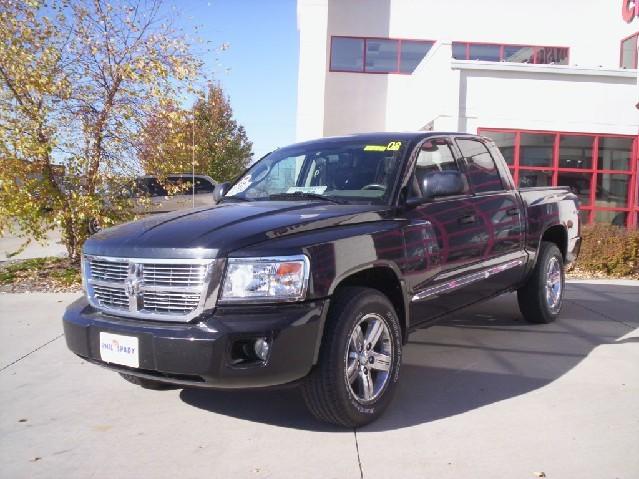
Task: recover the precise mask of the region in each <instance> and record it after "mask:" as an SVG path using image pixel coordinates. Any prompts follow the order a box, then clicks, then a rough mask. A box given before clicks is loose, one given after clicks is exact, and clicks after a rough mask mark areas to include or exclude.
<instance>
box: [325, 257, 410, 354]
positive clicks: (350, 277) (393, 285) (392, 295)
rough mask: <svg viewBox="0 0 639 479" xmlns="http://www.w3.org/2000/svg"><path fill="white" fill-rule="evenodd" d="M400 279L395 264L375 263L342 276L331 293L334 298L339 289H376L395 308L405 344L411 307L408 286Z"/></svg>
mask: <svg viewBox="0 0 639 479" xmlns="http://www.w3.org/2000/svg"><path fill="white" fill-rule="evenodd" d="M400 277H401V276H400V273H399V270H398V268H397V266H396V265H395V264H391V263H374V264H370V265H366V266H362V267H360V268H358V269H357V270H352V271H349V272H348V273H346V274H344V275H342V276H341V277H340V278H338V279H337V280H336V281H334V282H333V284H332V285H331V288H330V291H329V292H330V295H331V296H333V295H334V294H335V292H336V291H337V290H338V289H339V288H343V287H347V286H361V287H365V288H371V289H375V290H377V291H379V292H380V293H382V294H383V295H384V296H386V297H387V298H388V300H389V301H390V302H391V304H392V305H393V307H394V308H395V312H396V313H397V317H398V318H399V324H400V326H401V328H402V341H403V342H404V343H405V342H406V340H407V337H408V333H407V331H408V327H409V324H408V322H409V316H408V312H409V305H408V294H407V292H406V285H405V283H404V282H403V281H402V280H401V279H400ZM322 329H323V328H322Z"/></svg>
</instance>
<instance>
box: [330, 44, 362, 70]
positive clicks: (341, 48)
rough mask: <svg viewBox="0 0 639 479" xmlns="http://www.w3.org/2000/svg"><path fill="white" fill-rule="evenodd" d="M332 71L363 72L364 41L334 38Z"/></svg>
mask: <svg viewBox="0 0 639 479" xmlns="http://www.w3.org/2000/svg"><path fill="white" fill-rule="evenodd" d="M331 70H334V71H342V72H361V71H363V70H364V39H363V38H347V37H333V38H332V41H331Z"/></svg>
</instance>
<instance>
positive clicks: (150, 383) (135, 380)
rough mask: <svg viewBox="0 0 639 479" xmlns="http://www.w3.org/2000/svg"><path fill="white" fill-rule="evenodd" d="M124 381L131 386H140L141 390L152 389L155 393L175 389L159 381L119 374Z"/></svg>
mask: <svg viewBox="0 0 639 479" xmlns="http://www.w3.org/2000/svg"><path fill="white" fill-rule="evenodd" d="M120 376H122V377H123V378H124V379H125V380H126V381H128V382H130V383H131V384H135V385H136V386H140V387H141V388H143V389H154V390H156V391H163V390H166V389H175V386H173V385H172V384H168V383H163V382H161V381H154V380H153V379H146V378H141V377H138V376H134V375H133V374H125V373H120Z"/></svg>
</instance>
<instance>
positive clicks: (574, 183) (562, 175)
mask: <svg viewBox="0 0 639 479" xmlns="http://www.w3.org/2000/svg"><path fill="white" fill-rule="evenodd" d="M591 180H592V173H576V172H572V171H560V172H559V174H558V176H557V186H568V187H569V188H570V190H571V191H572V192H573V193H574V194H576V195H577V196H578V197H579V201H580V202H581V206H589V205H590V190H591V186H590V185H591Z"/></svg>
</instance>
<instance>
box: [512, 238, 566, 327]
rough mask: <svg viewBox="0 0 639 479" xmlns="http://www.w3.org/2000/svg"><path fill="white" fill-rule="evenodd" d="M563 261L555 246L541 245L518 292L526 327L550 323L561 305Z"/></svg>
mask: <svg viewBox="0 0 639 479" xmlns="http://www.w3.org/2000/svg"><path fill="white" fill-rule="evenodd" d="M564 286H565V275H564V261H563V256H562V255H561V252H560V251H559V248H558V247H557V245H556V244H555V243H550V242H548V241H542V243H541V247H540V248H539V256H538V258H537V263H536V264H535V269H533V272H532V274H531V275H530V277H529V278H528V281H526V284H524V285H523V286H522V287H521V288H519V289H518V290H517V301H518V302H519V310H520V311H521V314H522V315H523V316H524V319H525V320H526V321H528V322H529V323H541V324H544V323H545V324H547V323H552V322H553V321H554V320H555V319H557V316H559V313H560V312H561V306H562V303H563V295H564V289H565V288H564Z"/></svg>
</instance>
